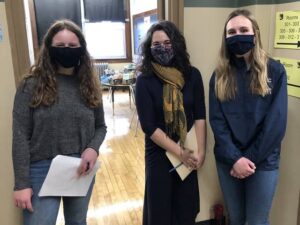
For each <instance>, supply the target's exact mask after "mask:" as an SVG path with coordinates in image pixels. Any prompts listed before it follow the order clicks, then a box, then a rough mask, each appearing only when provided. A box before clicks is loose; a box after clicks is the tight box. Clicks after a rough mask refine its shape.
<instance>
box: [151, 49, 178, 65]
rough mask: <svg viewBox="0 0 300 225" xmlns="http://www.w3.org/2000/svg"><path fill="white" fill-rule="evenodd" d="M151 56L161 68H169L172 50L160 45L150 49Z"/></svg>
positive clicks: (172, 55)
mask: <svg viewBox="0 0 300 225" xmlns="http://www.w3.org/2000/svg"><path fill="white" fill-rule="evenodd" d="M151 54H152V56H153V58H154V59H155V61H156V62H157V63H159V64H160V65H162V66H169V65H170V64H171V62H172V59H173V58H174V51H173V48H166V47H165V46H162V45H158V46H154V47H151Z"/></svg>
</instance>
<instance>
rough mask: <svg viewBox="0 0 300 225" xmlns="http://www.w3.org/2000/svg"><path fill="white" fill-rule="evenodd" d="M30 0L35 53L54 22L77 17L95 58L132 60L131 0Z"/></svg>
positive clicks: (113, 60)
mask: <svg viewBox="0 0 300 225" xmlns="http://www.w3.org/2000/svg"><path fill="white" fill-rule="evenodd" d="M27 1H28V2H29V9H30V14H31V18H32V21H31V26H32V38H33V45H34V50H35V51H34V52H35V55H36V54H37V52H38V49H39V43H40V42H41V40H42V37H43V35H44V34H45V32H46V30H47V29H48V27H49V26H50V24H51V23H53V22H54V21H55V20H57V19H60V18H67V19H71V20H72V21H74V18H76V20H75V21H74V22H75V23H77V24H78V25H79V26H80V27H81V28H82V30H83V33H84V34H85V37H86V41H87V48H88V51H89V52H90V54H91V56H92V57H93V58H94V59H96V60H100V61H108V62H131V60H132V54H131V31H130V29H131V28H130V10H129V8H130V5H129V4H130V3H129V1H130V0H101V1H100V0H63V1H62V0H27ZM71 9H76V10H71ZM70 12H72V14H70ZM78 18H79V19H78ZM127 18H128V19H127Z"/></svg>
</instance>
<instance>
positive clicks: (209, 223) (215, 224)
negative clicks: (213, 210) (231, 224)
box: [195, 216, 226, 225]
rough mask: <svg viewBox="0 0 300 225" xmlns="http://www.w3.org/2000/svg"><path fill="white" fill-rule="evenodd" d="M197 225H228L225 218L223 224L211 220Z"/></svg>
mask: <svg viewBox="0 0 300 225" xmlns="http://www.w3.org/2000/svg"><path fill="white" fill-rule="evenodd" d="M195 225H226V223H225V216H224V217H223V220H222V223H221V224H220V223H217V222H216V220H215V219H210V220H203V221H199V222H197V223H196V224H195Z"/></svg>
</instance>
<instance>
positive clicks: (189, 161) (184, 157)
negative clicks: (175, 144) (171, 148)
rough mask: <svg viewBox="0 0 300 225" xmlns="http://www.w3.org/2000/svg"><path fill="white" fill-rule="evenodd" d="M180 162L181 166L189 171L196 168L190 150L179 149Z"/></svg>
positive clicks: (195, 160) (195, 161) (194, 158)
mask: <svg viewBox="0 0 300 225" xmlns="http://www.w3.org/2000/svg"><path fill="white" fill-rule="evenodd" d="M179 158H180V160H181V161H182V162H183V164H184V165H185V166H186V167H188V168H189V169H195V168H197V158H196V157H195V156H194V154H193V151H191V150H190V149H187V148H186V149H182V148H180V156H179Z"/></svg>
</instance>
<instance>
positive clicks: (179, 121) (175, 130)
mask: <svg viewBox="0 0 300 225" xmlns="http://www.w3.org/2000/svg"><path fill="white" fill-rule="evenodd" d="M152 66H153V68H154V72H155V74H156V75H157V76H158V77H159V78H160V79H161V80H162V81H163V82H164V85H163V110H164V116H165V124H166V133H167V135H168V136H169V137H171V136H172V134H176V135H178V137H179V140H180V145H181V146H183V144H184V141H185V138H186V133H187V131H186V129H187V128H186V117H185V112H184V107H183V95H182V92H181V89H182V88H183V86H184V83H185V82H184V78H183V75H182V73H181V72H180V71H179V70H177V69H176V68H174V67H165V66H161V65H159V64H157V63H154V62H152Z"/></svg>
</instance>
